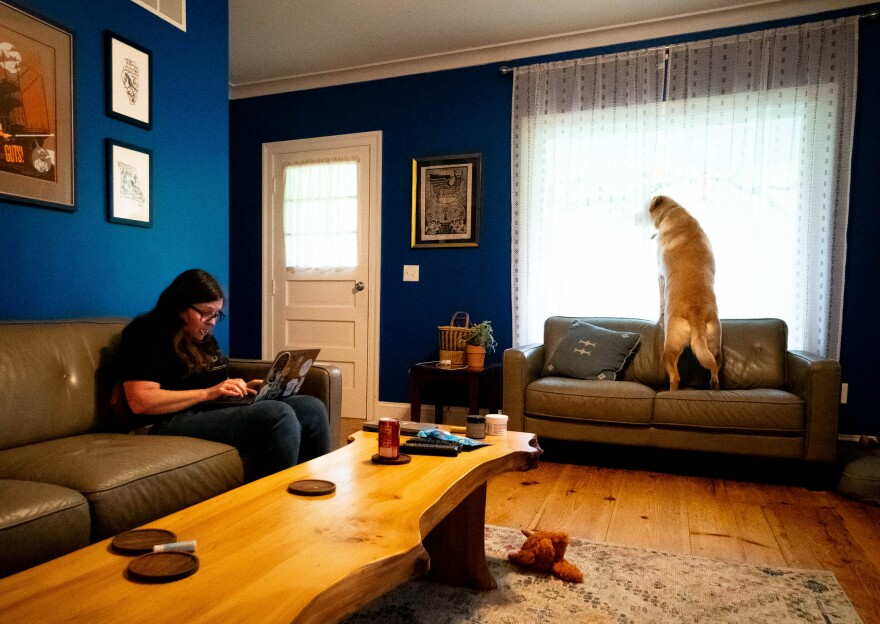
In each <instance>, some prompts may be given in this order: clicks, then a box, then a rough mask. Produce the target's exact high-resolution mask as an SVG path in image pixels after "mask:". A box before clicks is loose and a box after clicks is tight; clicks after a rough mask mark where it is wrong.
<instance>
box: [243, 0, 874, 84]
mask: <svg viewBox="0 0 880 624" xmlns="http://www.w3.org/2000/svg"><path fill="white" fill-rule="evenodd" d="M864 4H865V1H864V0H761V1H758V2H755V3H754V4H751V5H746V6H738V7H736V8H727V9H717V10H713V11H705V12H700V13H693V14H687V15H675V16H671V17H667V18H662V19H657V20H649V21H644V22H635V23H631V24H621V25H617V26H610V27H603V28H596V29H592V30H584V31H579V32H574V33H564V34H559V35H550V36H547V37H540V38H535V39H528V40H523V41H513V42H510V43H503V44H498V45H493V46H484V47H480V48H473V49H469V50H459V51H456V52H449V53H444V54H435V55H428V56H420V57H414V58H408V59H401V60H397V61H390V62H387V63H375V64H372V65H362V66H358V67H349V68H344V69H339V70H333V71H327V72H316V73H312V74H303V75H299V76H289V77H286V78H279V79H273V80H264V81H256V82H250V83H241V84H233V83H230V84H229V99H231V100H237V99H241V98H249V97H257V96H261V95H271V94H275V93H287V92H290V91H302V90H305V89H316V88H319V87H329V86H334V85H341V84H350V83H353V82H366V81H369V80H379V79H382V78H393V77H396V76H405V75H410V74H420V73H427V72H434V71H442V70H447V69H459V68H462V67H473V66H476V65H484V64H487V63H501V62H510V61H511V59H522V58H529V57H535V56H542V55H545V54H556V53H560V52H571V51H575V50H588V49H591V48H597V47H601V46H607V45H614V44H621V43H630V42H635V41H645V40H650V39H656V38H661V37H669V36H673V35H682V34H687V33H697V32H704V31H707V30H715V29H718V28H730V27H734V26H743V25H746V24H756V23H760V22H767V21H772V20H777V19H786V18H791V17H800V16H803V15H811V14H814V13H821V12H826V11H835V10H839V9H846V8H850V7H856V6H861V5H864Z"/></svg>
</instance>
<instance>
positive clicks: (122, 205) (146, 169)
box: [107, 139, 153, 227]
mask: <svg viewBox="0 0 880 624" xmlns="http://www.w3.org/2000/svg"><path fill="white" fill-rule="evenodd" d="M152 157H153V153H152V152H151V151H150V150H148V149H144V148H142V147H136V146H134V145H129V144H127V143H120V142H119V141H114V140H113V139H107V219H108V220H109V221H111V222H113V223H126V224H128V225H139V226H141V227H152V225H153V213H152V209H151V207H150V195H151V193H150V191H151V190H152V183H151V179H152V178H151V171H150V168H151V166H152V163H151V160H152Z"/></svg>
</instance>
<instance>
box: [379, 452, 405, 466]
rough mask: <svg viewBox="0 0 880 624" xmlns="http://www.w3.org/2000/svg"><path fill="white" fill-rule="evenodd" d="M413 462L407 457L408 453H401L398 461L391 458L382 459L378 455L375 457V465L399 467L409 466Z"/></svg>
mask: <svg viewBox="0 0 880 624" xmlns="http://www.w3.org/2000/svg"><path fill="white" fill-rule="evenodd" d="M411 461H412V457H410V456H409V455H407V454H406V453H401V454H400V455H398V456H397V459H391V458H390V457H382V456H381V455H379V454H378V453H376V454H375V455H373V463H374V464H388V465H389V466H399V465H400V464H408V463H409V462H411Z"/></svg>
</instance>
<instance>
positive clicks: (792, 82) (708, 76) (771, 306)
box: [511, 18, 858, 357]
mask: <svg viewBox="0 0 880 624" xmlns="http://www.w3.org/2000/svg"><path fill="white" fill-rule="evenodd" d="M857 28H858V21H857V19H856V18H848V19H843V20H834V21H827V22H819V23H812V24H805V25H802V26H795V27H789V28H782V29H775V30H769V31H761V32H757V33H749V34H743V35H736V36H731V37H725V38H719V39H712V40H706V41H698V42H693V43H688V44H682V45H675V46H670V47H669V48H665V49H653V50H644V51H637V52H628V53H624V54H614V55H606V56H599V57H592V58H586V59H576V60H572V61H564V62H558V63H549V64H542V65H534V66H529V67H523V68H518V69H517V70H515V75H514V89H513V119H512V163H511V164H512V185H513V206H512V209H513V218H512V232H511V234H512V240H513V244H512V265H513V268H512V278H511V279H512V291H513V311H514V314H513V326H514V342H515V343H516V344H526V343H530V342H540V341H541V340H542V337H543V323H544V320H545V319H546V318H547V317H548V316H552V315H556V314H565V315H574V316H625V317H636V318H646V319H656V318H657V315H658V308H659V295H658V292H657V291H658V288H657V261H656V247H655V243H654V241H653V240H651V239H650V236H651V234H652V231H653V229H652V227H651V226H650V224H649V222H648V219H647V204H648V202H649V200H650V198H651V196H652V195H654V194H657V193H663V194H667V195H670V196H672V197H673V198H674V199H676V200H677V201H679V203H681V204H682V205H684V206H685V207H686V208H687V209H688V210H690V211H691V212H692V213H693V214H694V216H695V217H696V218H697V219H699V221H700V223H701V224H702V226H703V228H704V229H705V230H706V232H707V234H708V235H709V238H710V240H711V241H712V244H713V248H714V251H715V256H716V264H717V267H718V268H717V275H716V293H717V295H718V304H719V309H720V313H721V316H722V318H747V317H778V318H782V319H784V320H785V321H786V322H787V323H788V326H789V346H790V347H791V348H795V349H805V350H808V351H812V352H815V353H820V354H822V355H827V356H830V357H838V356H839V348H840V347H839V345H840V327H841V317H842V303H843V275H844V267H845V258H846V253H845V252H846V224H847V212H848V200H849V196H848V194H849V166H850V152H851V146H852V122H853V117H854V107H855V77H856V48H857Z"/></svg>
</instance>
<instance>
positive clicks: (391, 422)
mask: <svg viewBox="0 0 880 624" xmlns="http://www.w3.org/2000/svg"><path fill="white" fill-rule="evenodd" d="M379 457H384V458H385V459H397V458H398V457H400V421H399V420H397V419H396V418H380V419H379Z"/></svg>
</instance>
